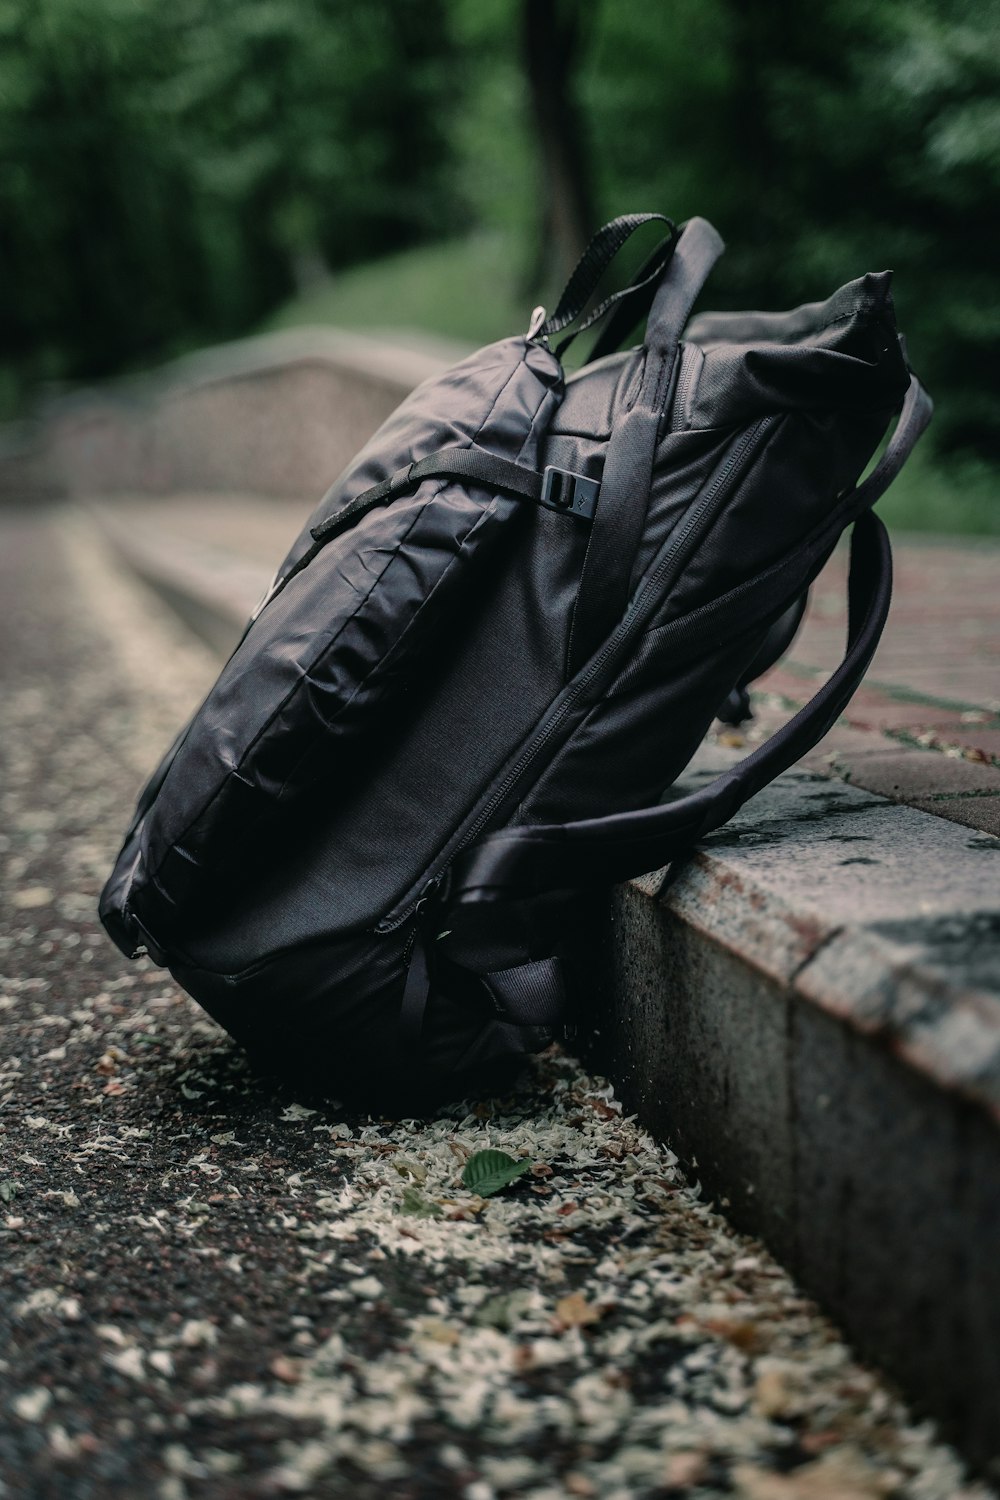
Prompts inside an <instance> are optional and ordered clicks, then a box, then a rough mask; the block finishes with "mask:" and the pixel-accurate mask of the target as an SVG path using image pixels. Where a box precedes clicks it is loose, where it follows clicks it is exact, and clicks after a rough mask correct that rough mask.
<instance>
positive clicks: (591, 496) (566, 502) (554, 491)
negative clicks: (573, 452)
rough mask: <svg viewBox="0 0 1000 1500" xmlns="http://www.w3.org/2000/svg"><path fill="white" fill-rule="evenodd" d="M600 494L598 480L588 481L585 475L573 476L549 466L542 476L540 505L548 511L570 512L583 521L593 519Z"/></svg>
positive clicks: (567, 470)
mask: <svg viewBox="0 0 1000 1500" xmlns="http://www.w3.org/2000/svg"><path fill="white" fill-rule="evenodd" d="M600 492H601V482H600V480H599V479H588V478H587V477H586V475H585V474H574V473H572V472H571V471H570V470H569V469H557V468H555V467H554V466H553V465H551V464H550V465H549V467H548V468H547V469H546V470H545V472H544V473H543V475H542V494H541V504H542V505H545V506H547V507H548V509H549V510H568V511H571V512H572V514H573V515H574V516H582V518H583V519H584V520H585V521H589V520H590V519H591V518H592V517H593V514H594V511H595V510H596V509H597V497H598V496H599V494H600Z"/></svg>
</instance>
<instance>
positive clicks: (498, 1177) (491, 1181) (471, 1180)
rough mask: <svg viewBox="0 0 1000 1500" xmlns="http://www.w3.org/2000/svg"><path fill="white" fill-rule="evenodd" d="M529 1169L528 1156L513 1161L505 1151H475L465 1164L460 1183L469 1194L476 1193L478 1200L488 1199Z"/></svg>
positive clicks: (529, 1159) (529, 1160)
mask: <svg viewBox="0 0 1000 1500" xmlns="http://www.w3.org/2000/svg"><path fill="white" fill-rule="evenodd" d="M530 1167H531V1158H530V1157H529V1156H525V1157H522V1159H521V1160H520V1161H515V1160H514V1158H513V1157H512V1156H508V1155H507V1153H506V1151H476V1152H474V1153H473V1155H472V1156H470V1157H469V1160H468V1161H467V1162H466V1164H465V1170H464V1172H463V1173H462V1183H463V1185H464V1186H465V1187H467V1188H468V1189H469V1191H470V1192H472V1193H478V1194H479V1196H480V1198H489V1197H490V1196H491V1194H493V1193H499V1191H500V1189H501V1188H505V1187H506V1186H507V1184H508V1183H509V1182H513V1181H514V1180H515V1178H517V1177H520V1176H521V1175H522V1173H524V1172H527V1171H528V1170H529V1169H530Z"/></svg>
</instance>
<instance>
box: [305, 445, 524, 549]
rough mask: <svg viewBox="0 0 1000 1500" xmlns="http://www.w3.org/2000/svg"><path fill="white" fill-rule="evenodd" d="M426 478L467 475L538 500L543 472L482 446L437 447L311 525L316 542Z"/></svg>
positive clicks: (491, 486) (490, 486)
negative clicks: (500, 455)
mask: <svg viewBox="0 0 1000 1500" xmlns="http://www.w3.org/2000/svg"><path fill="white" fill-rule="evenodd" d="M425 479H469V480H471V481H472V482H473V483H474V484H482V485H485V486H486V487H487V488H488V489H491V490H496V491H497V493H499V494H504V495H513V496H514V497H515V498H517V499H523V500H540V499H541V498H542V476H541V474H539V473H538V471H537V469H529V468H528V467H527V466H526V465H525V464H516V463H512V462H511V461H510V460H509V459H506V458H499V457H498V456H497V455H496V454H495V453H487V452H486V450H485V449H484V448H440V449H439V450H438V451H437V453H430V454H428V456H427V457H426V458H421V459H418V460H417V462H416V463H412V464H407V465H406V467H405V468H402V469H398V470H397V471H396V473H395V474H392V475H390V477H389V478H388V479H383V480H382V481H381V482H380V483H379V484H373V485H372V487H371V489H367V490H364V491H362V493H361V494H360V495H358V496H356V498H355V499H353V500H350V501H348V503H347V504H346V505H344V506H342V507H341V508H340V510H338V511H336V512H335V513H334V514H333V515H332V516H328V517H327V519H326V520H325V521H321V522H320V523H319V525H318V526H314V527H313V529H312V536H313V538H314V539H315V540H316V541H317V542H328V541H329V540H330V538H331V537H333V536H336V535H337V533H338V532H340V531H344V530H345V529H346V528H347V527H348V526H352V525H353V524H354V522H355V521H357V520H359V519H360V518H361V517H362V516H363V515H365V514H366V513H367V512H368V511H370V510H374V509H375V507H376V506H378V505H386V504H387V503H388V502H389V501H390V500H394V499H395V498H396V496H397V495H401V494H403V493H404V492H405V491H406V490H412V489H416V487H417V485H419V484H422V483H423V481H424V480H425Z"/></svg>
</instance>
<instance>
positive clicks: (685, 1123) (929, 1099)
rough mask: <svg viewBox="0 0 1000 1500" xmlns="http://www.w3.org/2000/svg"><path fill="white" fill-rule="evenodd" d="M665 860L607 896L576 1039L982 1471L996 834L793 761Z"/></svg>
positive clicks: (999, 1085)
mask: <svg viewBox="0 0 1000 1500" xmlns="http://www.w3.org/2000/svg"><path fill="white" fill-rule="evenodd" d="M731 759H732V756H731V755H730V754H728V753H726V752H723V751H720V750H719V749H716V748H714V747H713V748H711V749H706V750H705V751H703V752H702V755H701V757H700V758H699V761H698V762H697V763H696V767H695V769H694V773H693V777H692V780H693V781H694V782H695V783H697V782H698V781H699V780H703V779H704V778H705V777H706V776H708V775H710V774H712V773H713V771H714V770H715V769H717V768H718V767H719V766H721V765H722V764H724V763H729V762H730V761H731ZM663 873H664V872H659V874H658V875H655V876H650V877H646V878H645V879H644V880H641V881H637V882H635V883H634V884H632V885H630V886H628V887H624V888H622V889H620V890H619V891H618V892H617V893H616V896H615V900H614V908H613V924H612V938H611V941H610V943H609V944H608V952H607V958H606V962H607V969H608V971H609V978H610V982H609V984H608V985H607V987H606V998H605V1001H603V1002H602V1003H601V1006H600V1013H599V1014H597V1015H595V1016H593V1017H592V1018H591V1020H590V1024H589V1026H588V1028H587V1030H586V1034H585V1038H584V1051H585V1052H586V1054H587V1055H588V1057H589V1059H590V1060H591V1061H592V1062H593V1063H594V1064H595V1065H597V1064H599V1065H600V1067H601V1068H602V1069H605V1070H606V1071H608V1072H609V1074H610V1076H611V1077H612V1078H613V1079H614V1081H615V1085H616V1088H617V1089H618V1091H619V1093H620V1095H621V1097H622V1098H623V1101H624V1103H625V1107H626V1108H627V1109H629V1110H635V1111H636V1112H637V1113H638V1114H639V1116H640V1119H641V1120H642V1121H643V1123H644V1124H646V1125H647V1126H648V1127H650V1128H651V1129H652V1130H653V1131H654V1133H655V1134H657V1135H658V1136H659V1137H661V1138H663V1139H666V1140H669V1142H670V1144H671V1145H672V1147H673V1149H674V1150H676V1151H677V1152H678V1154H679V1155H680V1156H681V1159H682V1160H683V1161H684V1162H685V1163H686V1165H687V1166H688V1168H689V1169H690V1170H691V1171H692V1172H693V1173H694V1174H695V1175H696V1176H698V1177H699V1178H700V1180H701V1181H702V1184H703V1186H704V1187H705V1189H706V1191H707V1192H708V1193H710V1194H711V1195H712V1196H713V1197H714V1198H715V1199H716V1201H717V1202H718V1203H719V1204H721V1206H722V1207H723V1208H725V1210H726V1212H727V1213H729V1214H730V1215H731V1216H732V1218H733V1220H734V1221H735V1222H736V1223H737V1224H738V1225H739V1226H740V1227H742V1228H745V1229H747V1230H748V1231H750V1232H753V1233H757V1234H760V1235H761V1236H762V1237H763V1238H764V1239H765V1240H766V1241H767V1242H768V1244H769V1245H770V1246H771V1248H772V1249H773V1250H774V1251H775V1253H776V1254H777V1255H778V1256H779V1258H780V1259H782V1260H783V1261H784V1263H785V1264H786V1265H788V1266H789V1268H790V1269H791V1270H792V1271H793V1273H794V1274H795V1275H796V1276H797V1277H798V1279H799V1280H800V1281H801V1283H802V1284H803V1286H804V1287H806V1289H808V1290H809V1291H811V1292H812V1293H813V1294H814V1295H815V1296H816V1297H817V1298H818V1299H819V1301H820V1302H821V1303H822V1304H823V1305H824V1306H825V1307H826V1308H827V1309H828V1310H829V1311H830V1312H831V1313H832V1314H833V1316H834V1317H835V1318H836V1319H837V1320H838V1321H839V1322H840V1323H841V1324H842V1325H843V1326H844V1328H845V1329H846V1330H847V1332H848V1333H849V1335H850V1337H851V1338H852V1340H853V1342H854V1344H855V1346H856V1347H857V1348H858V1349H859V1351H860V1352H862V1354H864V1355H865V1356H867V1357H869V1358H871V1359H872V1360H874V1361H876V1362H878V1363H879V1364H880V1365H882V1367H883V1368H885V1369H886V1370H888V1371H889V1372H890V1373H892V1374H893V1375H894V1376H896V1378H897V1379H898V1380H899V1381H900V1383H901V1385H902V1386H903V1388H904V1389H905V1391H906V1392H907V1394H908V1395H909V1396H910V1397H911V1399H913V1400H914V1401H915V1402H916V1403H917V1405H918V1407H919V1408H920V1409H922V1410H924V1411H926V1412H928V1413H929V1414H931V1415H933V1416H935V1417H936V1418H937V1419H938V1420H939V1421H940V1422H941V1423H942V1425H943V1427H944V1429H945V1431H947V1432H948V1433H949V1434H950V1436H951V1437H952V1438H953V1439H954V1440H955V1441H956V1442H957V1443H958V1444H959V1446H961V1447H962V1448H963V1449H964V1451H965V1452H966V1453H967V1454H968V1455H969V1456H970V1457H971V1458H972V1459H973V1460H974V1461H975V1462H977V1463H978V1464H980V1465H983V1466H986V1467H989V1466H990V1465H991V1463H992V1464H993V1465H994V1472H996V1470H995V1464H996V1460H997V1457H998V1455H1000V1422H998V1419H997V1418H998V1413H1000V1130H998V1126H1000V880H998V876H1000V839H997V838H994V837H992V836H991V835H989V834H983V833H977V832H973V831H972V830H970V829H968V828H963V827H961V826H959V825H956V824H952V823H946V822H944V821H943V820H941V819H938V818H935V817H933V816H931V815H930V814H928V813H925V812H920V811H917V810H915V809H910V808H904V807H900V806H898V805H896V804H893V803H891V802H888V801H886V800H885V799H883V798H880V797H876V796H873V795H872V794H870V793H867V792H864V791H861V790H858V789H857V788H855V787H851V786H847V785H844V784H843V783H839V782H836V781H830V780H826V779H824V778H823V777H821V776H819V775H813V774H810V773H808V772H803V771H796V772H791V773H789V774H788V775H786V776H784V777H782V778H781V779H780V780H779V781H778V782H776V783H775V784H774V785H773V786H772V787H770V788H769V789H768V790H767V791H765V792H764V793H762V794H761V795H760V796H759V797H757V798H756V799H754V801H753V802H752V803H750V804H749V805H748V807H747V808H746V809H745V810H744V811H743V812H742V813H741V814H740V816H739V817H738V818H736V819H734V820H733V822H732V823H731V824H729V825H728V826H727V827H726V829H725V830H723V831H721V832H720V833H718V834H716V835H714V836H713V837H712V838H711V839H709V840H707V841H706V844H705V846H704V848H703V849H702V850H701V851H700V852H699V853H698V854H697V855H695V857H694V858H693V859H692V861H691V862H690V863H689V864H688V865H687V866H686V868H684V869H683V870H682V871H681V872H680V874H679V875H678V876H677V878H676V879H675V880H674V881H673V883H672V884H670V885H669V887H668V888H667V889H665V890H663V891H662V892H661V889H660V888H661V886H662V884H663Z"/></svg>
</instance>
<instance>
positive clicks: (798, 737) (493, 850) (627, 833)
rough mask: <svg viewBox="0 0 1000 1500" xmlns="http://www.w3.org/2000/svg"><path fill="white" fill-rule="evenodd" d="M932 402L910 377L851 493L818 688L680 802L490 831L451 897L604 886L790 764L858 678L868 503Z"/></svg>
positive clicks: (886, 584)
mask: <svg viewBox="0 0 1000 1500" xmlns="http://www.w3.org/2000/svg"><path fill="white" fill-rule="evenodd" d="M931 410H932V408H931V403H930V400H929V398H928V397H927V395H926V394H925V392H924V391H923V390H922V388H921V387H920V385H919V383H918V382H917V380H916V379H915V378H914V379H912V380H911V383H910V389H909V391H908V393H907V397H906V400H905V402H904V403H903V409H902V412H901V414H900V419H899V422H898V424H897V427H896V430H895V432H894V433H893V436H892V439H891V440H890V442H889V445H888V447H887V448H886V451H885V453H884V454H883V456H882V459H881V460H880V462H879V463H878V464H877V466H876V467H875V469H874V470H873V471H872V473H871V474H870V475H869V477H868V478H867V479H866V480H865V481H864V482H863V483H862V484H860V485H859V486H858V488H857V490H856V491H855V502H856V505H855V509H856V510H857V509H860V510H861V514H860V515H859V516H858V518H857V520H856V522H855V526H854V533H853V536H852V540H851V571H850V582H849V599H848V604H849V617H848V640H847V652H846V654H845V656H844V660H843V661H842V662H841V664H840V666H839V667H838V668H837V670H836V671H835V672H834V673H833V675H832V677H830V679H829V680H828V681H827V682H826V683H824V685H823V686H822V687H821V688H820V690H819V692H818V693H817V694H816V696H815V697H814V698H813V699H812V700H811V701H810V702H809V703H807V704H806V705H805V707H804V708H802V709H800V710H799V712H798V713H797V714H795V716H794V717H793V718H791V719H790V720H789V721H788V723H787V724H785V725H783V726H782V728H781V729H779V730H778V732H777V733H776V734H775V735H773V736H772V737H771V739H769V740H768V741H767V742H766V743H765V744H763V745H761V746H759V747H758V749H756V750H755V751H753V753H752V754H751V755H748V756H747V757H746V758H745V759H744V760H742V761H740V762H739V764H738V765H736V766H734V767H733V768H732V769H731V770H729V771H727V772H726V773H725V774H724V775H723V776H720V777H719V778H718V780H716V781H714V782H712V784H711V785H710V786H707V787H704V788H702V789H700V790H699V791H697V792H693V793H692V794H691V795H690V796H687V797H682V798H681V799H680V800H679V801H676V802H670V803H666V804H665V805H663V806H660V807H652V808H641V809H639V810H638V811H636V812H627V813H616V814H613V815H612V816H610V817H606V818H588V819H584V820H582V821H580V822H578V823H562V824H541V825H538V826H537V827H530V826H529V827H521V828H511V829H505V830H503V831H502V832H500V833H495V834H492V835H491V836H490V837H489V838H487V839H484V840H483V841H482V842H481V843H480V844H478V845H476V846H474V847H473V848H472V849H470V850H468V851H467V852H466V853H465V854H464V855H462V856H461V857H460V858H459V859H458V860H456V862H455V865H454V867H453V869H452V872H451V877H450V882H449V890H448V897H447V899H448V902H449V903H450V904H452V905H455V904H465V903H469V902H480V901H499V900H507V899H510V898H511V897H515V896H524V895H529V894H531V893H533V892H537V891H542V890H547V889H559V888H566V889H571V888H574V887H577V886H581V885H587V884H607V883H609V882H612V881H619V880H627V879H631V878H632V877H633V876H635V875H641V874H643V873H645V872H647V871H649V870H655V869H659V868H661V867H662V866H663V865H665V864H669V863H670V861H671V860H673V859H676V858H677V857H678V856H679V855H680V854H682V853H683V852H684V851H686V850H687V849H689V848H690V847H691V845H692V844H695V843H696V842H697V841H698V840H699V839H700V838H703V837H704V836H705V834H707V833H710V832H712V830H713V829H716V828H719V827H721V825H722V824H723V823H725V822H726V820H727V819H728V818H731V817H732V816H733V814H734V813H735V812H737V811H738V809H739V808H740V807H742V806H743V804H744V802H746V801H747V799H748V798H750V797H752V796H753V795H754V793H755V792H759V791H760V790H761V788H762V787H764V786H766V785H767V784H768V783H769V782H771V781H773V780H774V778H775V777H776V776H779V775H780V774H781V772H782V771H786V770H788V768H789V767H790V766H792V765H794V763H795V761H796V760H798V759H799V757H800V756H802V755H804V754H805V752H806V751H807V750H810V749H811V748H812V747H813V746H814V745H815V744H816V743H817V742H818V741H819V740H820V739H821V738H822V737H823V735H824V734H826V732H827V730H828V729H829V728H830V727H831V725H832V724H833V723H834V721H835V720H836V719H837V718H838V716H839V715H840V714H841V713H843V711H844V709H845V708H846V707H847V704H848V702H849V701H850V698H851V695H852V694H853V692H854V690H855V688H856V687H857V686H858V683H859V682H860V681H861V678H862V677H863V676H864V673H865V671H866V670H867V668H868V665H869V663H870V661H871V659H872V656H873V655H874V653H875V648H876V646H877V645H878V642H879V637H880V636H881V634H882V629H883V626H884V625H885V620H886V616H887V614H888V611H889V600H890V596H891V593H892V554H891V551H890V547H889V538H888V535H887V533H886V530H885V527H884V526H883V525H882V522H881V521H880V520H879V519H878V517H877V516H875V515H874V514H873V513H872V512H871V510H870V509H869V507H870V505H871V504H872V502H873V501H874V500H875V499H877V498H878V496H879V495H880V494H881V493H882V492H883V491H884V490H885V488H886V487H887V485H888V484H889V483H890V482H891V480H892V479H893V478H894V477H895V475H896V474H897V473H898V472H899V469H900V468H901V466H902V464H903V462H904V460H905V458H906V456H907V455H908V454H909V452H910V451H911V450H912V448H913V445H914V443H915V442H916V441H917V438H918V437H919V436H920V434H921V432H922V431H923V430H924V428H925V427H926V425H927V423H928V421H929V420H930V415H931Z"/></svg>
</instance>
